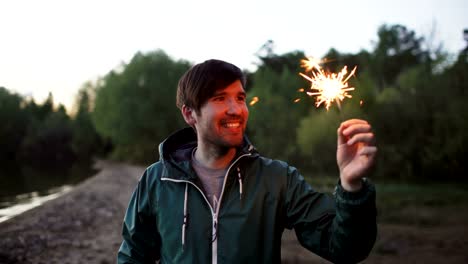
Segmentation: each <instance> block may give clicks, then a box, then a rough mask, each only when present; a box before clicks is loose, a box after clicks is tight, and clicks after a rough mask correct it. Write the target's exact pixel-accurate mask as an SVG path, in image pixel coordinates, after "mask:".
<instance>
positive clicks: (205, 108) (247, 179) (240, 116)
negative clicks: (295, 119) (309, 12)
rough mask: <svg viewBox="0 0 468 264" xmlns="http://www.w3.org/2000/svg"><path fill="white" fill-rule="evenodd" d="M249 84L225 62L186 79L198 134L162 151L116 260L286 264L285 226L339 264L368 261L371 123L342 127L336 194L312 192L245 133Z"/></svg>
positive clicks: (184, 94)
mask: <svg viewBox="0 0 468 264" xmlns="http://www.w3.org/2000/svg"><path fill="white" fill-rule="evenodd" d="M244 85H245V78H244V75H243V74H242V72H241V70H240V69H239V68H237V67H236V66H234V65H232V64H230V63H227V62H224V61H219V60H208V61H205V62H203V63H201V64H198V65H195V66H194V67H192V68H191V69H190V70H189V71H187V72H186V73H185V74H184V76H183V77H182V78H181V79H180V81H179V86H178V90H177V106H178V107H179V108H180V109H181V112H182V115H183V117H184V119H185V121H186V122H187V124H188V125H190V126H191V128H186V129H183V130H181V131H178V132H176V133H174V134H173V135H171V136H169V137H168V138H167V139H166V140H165V141H164V142H163V143H161V144H160V146H159V152H160V160H159V161H158V162H156V163H155V164H153V165H151V166H150V167H148V168H147V169H146V171H145V173H144V174H143V176H142V177H141V179H140V181H139V183H138V186H137V188H136V190H135V191H134V193H133V196H132V198H131V201H130V204H129V206H128V209H127V213H126V216H125V220H124V225H123V238H124V240H123V243H122V246H121V247H120V250H119V253H118V263H154V262H155V260H158V259H159V260H160V261H161V263H210V262H211V263H218V262H219V263H279V262H280V261H281V250H280V249H281V236H282V233H283V230H284V228H288V229H292V228H294V230H295V232H296V235H297V237H298V239H299V241H300V243H301V244H302V245H303V246H304V247H306V248H307V249H309V250H310V251H312V252H314V253H316V254H318V255H320V256H322V257H324V258H326V259H328V260H330V261H332V262H338V263H353V262H358V261H360V260H362V259H364V258H365V257H366V256H367V255H368V254H369V252H370V250H371V248H372V246H373V244H374V242H375V237H376V209H375V189H374V187H373V186H372V185H371V184H370V183H369V182H367V181H366V180H365V179H364V178H363V176H364V175H366V173H367V172H368V170H369V168H370V167H371V165H372V164H373V162H374V157H375V155H376V152H377V148H376V147H375V145H374V135H373V133H372V131H371V126H370V125H369V124H368V123H367V122H366V121H363V120H348V121H346V122H343V123H342V124H341V126H340V127H339V128H338V133H337V134H338V149H337V161H338V166H339V169H340V180H339V183H338V185H337V188H336V192H335V196H334V197H335V198H334V199H332V198H331V197H330V196H327V195H325V194H321V193H318V192H316V191H314V190H313V189H312V188H311V187H310V186H309V185H308V184H307V183H306V182H305V180H304V178H303V177H302V176H301V175H300V174H299V173H298V171H297V170H296V169H295V168H294V167H291V166H289V165H288V164H287V163H285V162H283V161H278V160H271V159H269V158H265V157H263V156H261V155H260V154H259V153H258V152H257V151H256V150H255V148H254V147H253V146H252V145H251V144H250V142H249V141H248V139H247V138H246V137H245V136H244V132H245V128H246V126H247V119H248V109H247V106H246V95H245V91H244Z"/></svg>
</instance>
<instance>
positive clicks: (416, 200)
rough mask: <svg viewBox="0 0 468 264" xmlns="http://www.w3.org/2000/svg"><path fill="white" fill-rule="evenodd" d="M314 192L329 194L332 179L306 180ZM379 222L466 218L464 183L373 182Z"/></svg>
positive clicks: (467, 205) (419, 222)
mask: <svg viewBox="0 0 468 264" xmlns="http://www.w3.org/2000/svg"><path fill="white" fill-rule="evenodd" d="M307 180H308V182H309V183H311V185H312V186H313V187H314V189H316V190H317V191H321V192H327V193H331V192H333V189H334V187H335V185H336V183H337V178H334V177H326V176H325V177H314V178H313V179H310V178H309V179H307ZM373 182H374V183H375V186H376V191H377V209H378V212H379V213H378V221H379V222H380V223H391V224H407V225H417V226H437V225H444V224H453V223H457V222H459V221H462V220H461V219H467V218H468V184H467V183H460V184H457V183H395V182H388V181H373Z"/></svg>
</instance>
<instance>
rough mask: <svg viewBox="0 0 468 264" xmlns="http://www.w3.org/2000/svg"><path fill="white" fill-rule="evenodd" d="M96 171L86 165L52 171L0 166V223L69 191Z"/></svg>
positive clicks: (74, 165) (78, 164)
mask: <svg viewBox="0 0 468 264" xmlns="http://www.w3.org/2000/svg"><path fill="white" fill-rule="evenodd" d="M96 172H97V170H95V169H92V166H91V163H90V162H81V163H78V162H77V163H74V164H72V165H68V166H58V167H54V168H37V167H30V166H21V165H19V164H14V163H9V164H3V165H0V223H1V222H3V221H6V220H8V219H10V218H12V217H14V216H16V215H18V214H20V213H22V212H25V211H27V210H30V209H32V208H34V207H37V206H39V205H41V204H43V203H44V202H46V201H48V200H51V199H54V198H56V197H58V196H60V195H62V194H64V193H66V192H68V191H70V190H71V189H72V188H73V186H74V185H76V184H78V183H79V182H81V181H83V180H85V179H87V178H89V177H90V176H92V175H94V174H95V173H96Z"/></svg>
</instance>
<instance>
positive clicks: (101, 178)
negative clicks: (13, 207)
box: [0, 162, 144, 264]
mask: <svg viewBox="0 0 468 264" xmlns="http://www.w3.org/2000/svg"><path fill="white" fill-rule="evenodd" d="M97 166H98V167H99V168H101V171H100V172H99V173H98V174H97V175H96V176H94V177H92V178H90V179H88V180H86V181H85V182H83V183H82V184H80V185H78V186H77V187H76V188H74V189H73V190H72V191H70V192H69V193H67V194H65V195H64V196H61V197H59V198H57V199H55V200H52V201H49V202H47V203H45V204H44V205H42V206H40V207H37V208H34V209H32V210H31V211H27V212H25V213H23V214H21V215H19V216H16V217H15V218H13V219H10V220H8V221H6V222H4V223H1V224H0V237H1V239H0V263H101V264H104V263H115V259H116V252H117V250H118V247H119V245H120V242H121V236H120V231H121V225H122V219H123V215H124V213H125V208H126V206H127V203H128V200H129V197H130V195H131V192H132V190H133V188H134V187H135V185H136V182H137V181H138V178H139V177H140V175H141V173H142V172H143V170H144V168H143V167H136V166H130V165H123V164H116V163H111V162H98V164H97ZM83 205H84V206H83Z"/></svg>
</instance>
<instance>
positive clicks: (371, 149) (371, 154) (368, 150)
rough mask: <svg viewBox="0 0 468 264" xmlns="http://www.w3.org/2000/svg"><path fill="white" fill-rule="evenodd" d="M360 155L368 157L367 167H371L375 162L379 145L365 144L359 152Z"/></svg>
mask: <svg viewBox="0 0 468 264" xmlns="http://www.w3.org/2000/svg"><path fill="white" fill-rule="evenodd" d="M358 154H359V156H361V157H365V158H366V163H365V167H370V166H372V164H374V159H375V157H376V155H377V147H375V146H364V147H362V148H361V149H360V150H359V152H358Z"/></svg>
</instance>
